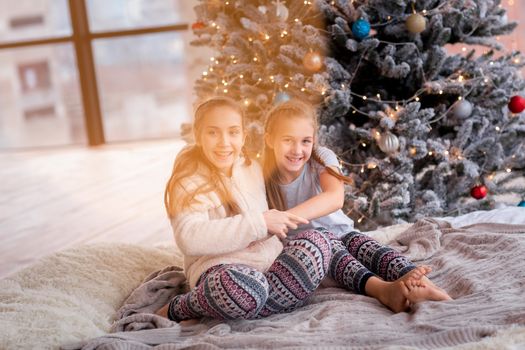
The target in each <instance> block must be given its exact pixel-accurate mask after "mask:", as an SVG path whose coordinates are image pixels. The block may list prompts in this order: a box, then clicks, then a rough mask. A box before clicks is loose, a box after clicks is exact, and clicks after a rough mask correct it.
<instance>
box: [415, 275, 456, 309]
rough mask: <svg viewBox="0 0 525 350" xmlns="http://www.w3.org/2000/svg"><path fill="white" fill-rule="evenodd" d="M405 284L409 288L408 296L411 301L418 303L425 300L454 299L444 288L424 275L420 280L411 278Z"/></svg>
mask: <svg viewBox="0 0 525 350" xmlns="http://www.w3.org/2000/svg"><path fill="white" fill-rule="evenodd" d="M405 286H406V288H407V289H408V293H407V294H406V297H407V299H408V300H409V302H410V303H417V302H420V301H425V300H432V301H444V300H452V298H451V297H450V295H448V293H447V292H446V291H445V290H444V289H442V288H439V287H438V286H436V285H435V284H434V283H432V281H431V280H429V279H428V277H426V276H423V277H422V278H420V279H418V280H414V279H411V278H409V279H408V280H407V281H405Z"/></svg>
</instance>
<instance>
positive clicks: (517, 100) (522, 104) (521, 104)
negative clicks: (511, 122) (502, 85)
mask: <svg viewBox="0 0 525 350" xmlns="http://www.w3.org/2000/svg"><path fill="white" fill-rule="evenodd" d="M509 109H510V111H511V112H512V113H521V112H523V110H525V98H523V97H521V96H518V95H516V96H512V98H511V99H510V102H509Z"/></svg>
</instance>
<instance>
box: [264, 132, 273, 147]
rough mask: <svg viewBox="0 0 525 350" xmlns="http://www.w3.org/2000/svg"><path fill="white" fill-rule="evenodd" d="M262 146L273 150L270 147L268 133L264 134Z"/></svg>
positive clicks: (270, 140) (270, 139) (270, 142)
mask: <svg viewBox="0 0 525 350" xmlns="http://www.w3.org/2000/svg"><path fill="white" fill-rule="evenodd" d="M264 144H265V145H266V147H268V148H270V149H273V147H272V137H271V136H270V134H268V133H265V134H264Z"/></svg>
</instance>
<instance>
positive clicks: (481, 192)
mask: <svg viewBox="0 0 525 350" xmlns="http://www.w3.org/2000/svg"><path fill="white" fill-rule="evenodd" d="M487 192H488V189H487V187H486V186H485V185H477V186H474V187H472V189H471V190H470V195H471V196H472V197H474V198H476V199H482V198H485V196H486V195H487Z"/></svg>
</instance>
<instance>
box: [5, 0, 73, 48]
mask: <svg viewBox="0 0 525 350" xmlns="http://www.w3.org/2000/svg"><path fill="white" fill-rule="evenodd" d="M70 34H71V22H70V20H69V8H68V5H67V0H40V1H34V0H16V1H14V0H0V42H6V41H8V42H11V41H19V40H31V39H41V38H47V37H57V36H66V35H70Z"/></svg>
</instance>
